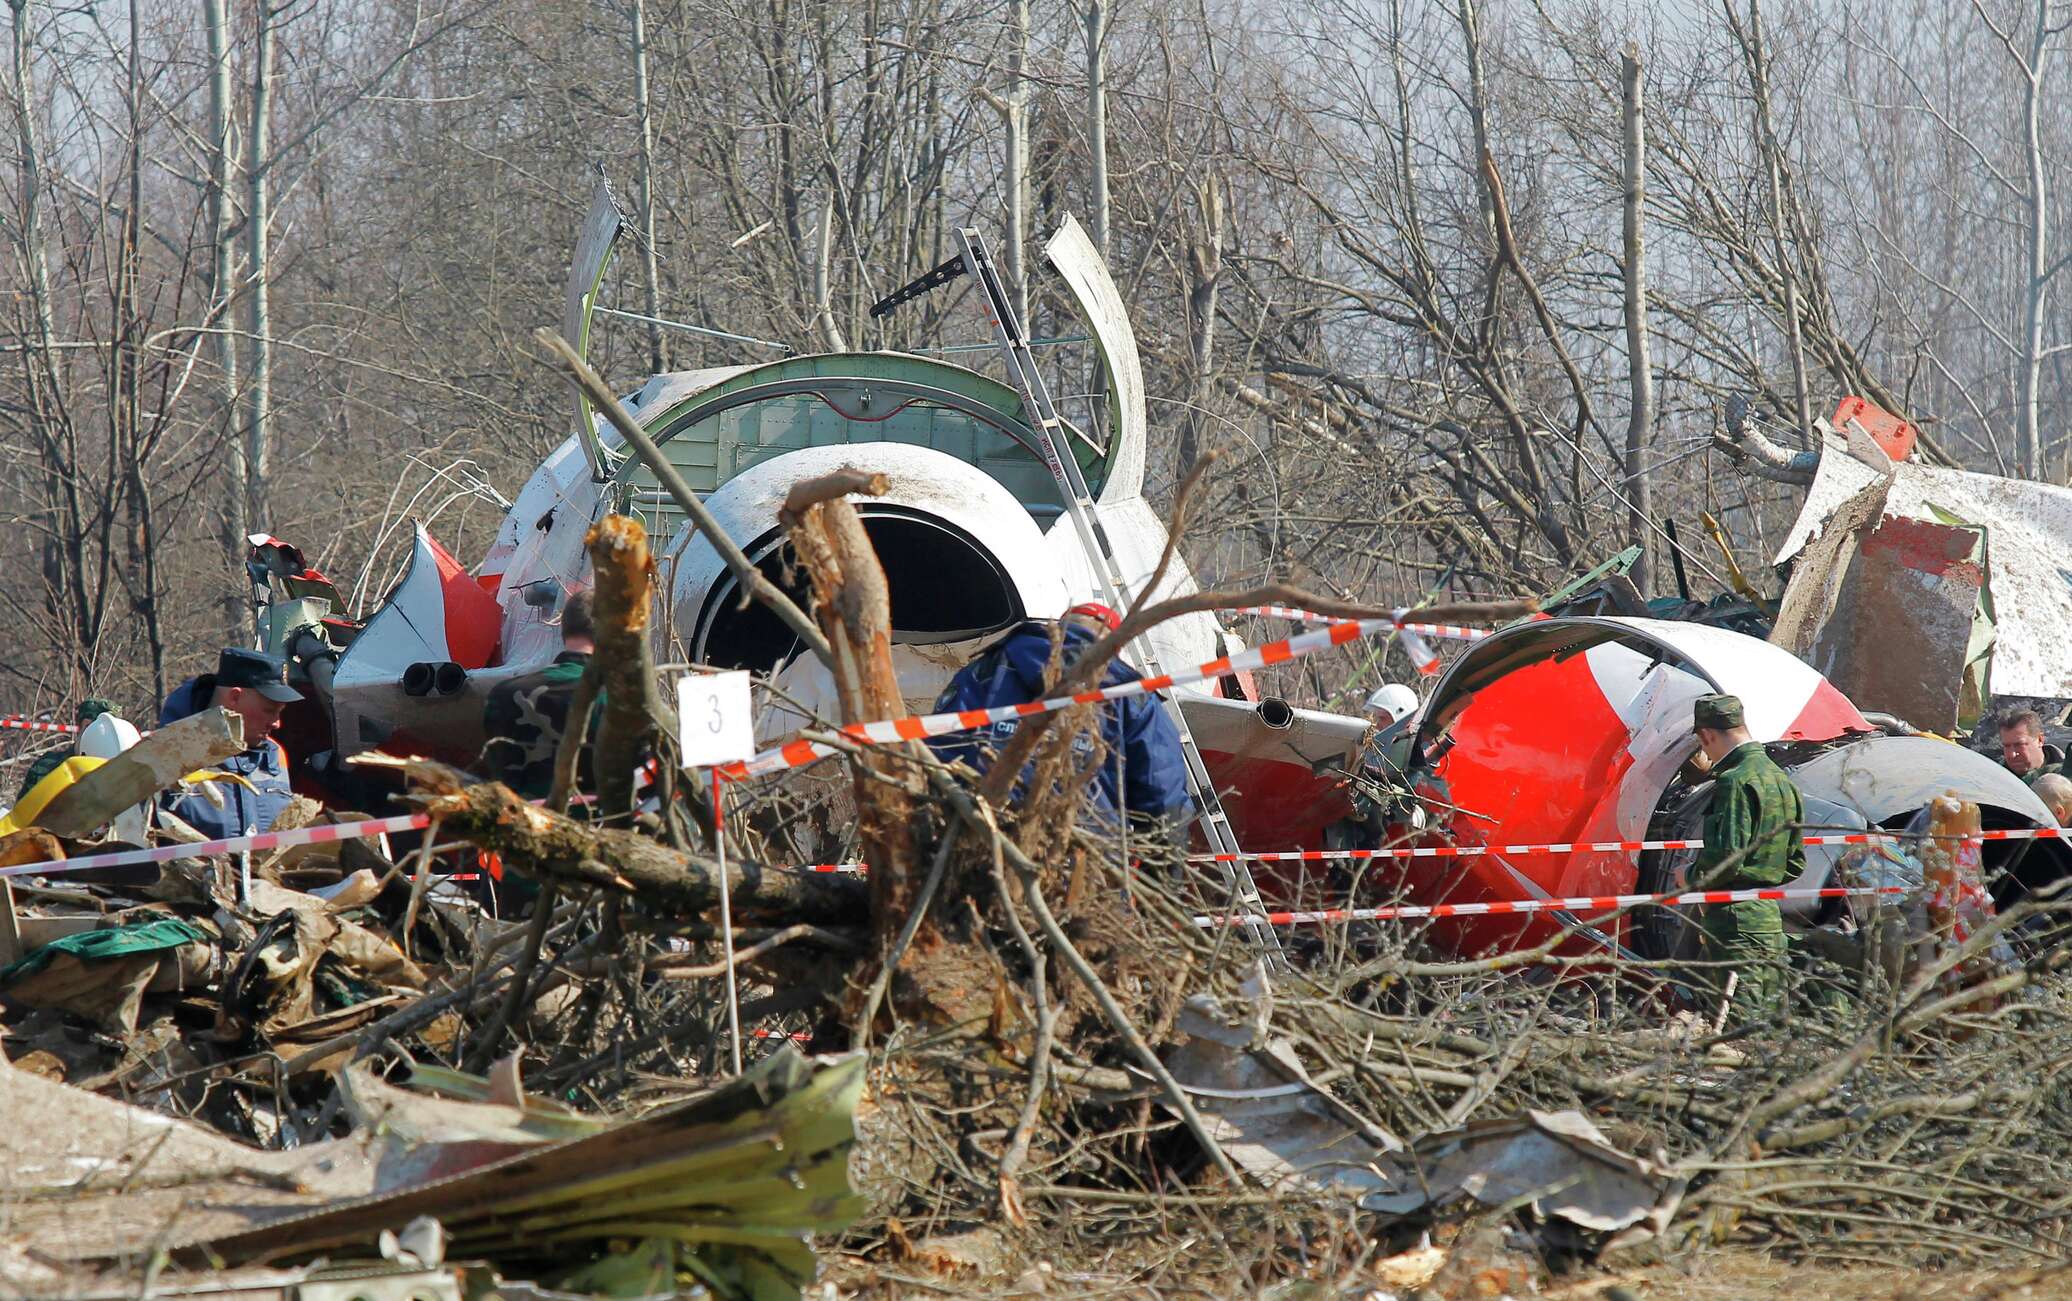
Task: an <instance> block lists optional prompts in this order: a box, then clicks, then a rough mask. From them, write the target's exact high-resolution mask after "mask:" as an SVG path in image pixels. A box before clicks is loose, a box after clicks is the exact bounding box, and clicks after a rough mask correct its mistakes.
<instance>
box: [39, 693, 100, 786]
mask: <svg viewBox="0 0 2072 1301" xmlns="http://www.w3.org/2000/svg"><path fill="white" fill-rule="evenodd" d="M114 712H115V706H113V705H111V704H109V703H108V702H107V701H105V700H103V699H101V698H100V697H99V696H88V697H87V698H86V699H85V700H82V701H80V702H79V712H78V713H76V714H75V715H73V718H74V720H75V721H76V722H78V724H79V730H80V731H82V732H83V731H85V730H86V725H87V724H88V723H91V722H93V721H94V720H95V719H96V718H99V717H100V716H101V715H103V714H112V713H114ZM78 749H79V735H78V733H76V732H75V733H73V735H72V742H71V744H70V745H59V746H53V747H51V748H50V749H48V750H45V751H44V752H43V753H42V754H39V755H37V756H36V759H35V762H33V763H31V764H30V765H29V771H27V772H25V773H23V774H22V786H21V789H20V790H18V791H16V792H15V793H14V797H15V799H16V800H20V799H21V797H22V796H24V795H27V794H28V793H29V792H30V791H32V790H35V789H36V783H37V782H40V781H42V780H43V779H44V778H45V777H48V776H50V775H51V774H52V773H54V772H56V771H57V770H58V765H59V764H61V763H63V762H64V761H65V760H67V759H69V758H71V757H72V756H73V755H74V754H76V753H78Z"/></svg>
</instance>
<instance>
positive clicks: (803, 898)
mask: <svg viewBox="0 0 2072 1301" xmlns="http://www.w3.org/2000/svg"><path fill="white" fill-rule="evenodd" d="M426 809H427V811H428V812H429V813H431V815H432V816H433V817H435V818H438V819H439V820H440V821H441V823H442V825H443V826H444V827H445V829H446V831H447V833H448V834H449V835H455V836H459V837H461V838H463V839H465V840H468V841H471V842H472V843H474V844H476V845H479V846H480V847H482V848H484V849H488V850H493V851H495V852H496V853H497V854H498V855H499V856H500V857H501V858H502V859H503V861H504V864H505V865H506V866H507V867H514V868H516V869H517V870H519V871H521V872H524V873H525V874H526V875H528V876H531V877H533V878H535V879H537V880H539V881H541V882H553V883H555V884H558V885H564V886H599V887H602V888H604V889H606V890H610V891H615V892H618V893H621V894H630V895H634V896H637V897H638V898H639V899H640V900H641V901H642V902H643V903H646V904H649V905H652V906H654V907H656V908H658V909H663V910H673V911H677V912H702V911H703V910H705V909H707V908H712V907H716V906H718V904H719V889H720V878H719V870H718V864H717V863H715V862H714V861H713V860H711V859H709V858H704V857H701V856H699V855H695V854H684V853H679V852H678V851H676V850H673V849H670V848H668V847H667V846H664V845H662V844H659V843H658V842H656V841H653V840H650V839H648V838H647V837H646V836H643V835H640V834H639V833H637V832H633V831H624V830H619V829H617V828H612V827H602V828H600V827H594V826H590V825H588V824H586V823H581V822H577V821H575V820H574V819H573V818H568V817H563V816H562V815H560V814H557V813H552V812H549V811H548V810H546V809H542V808H538V807H535V806H533V805H530V804H527V803H526V802H525V801H524V800H522V799H520V798H519V797H518V796H517V795H515V794H513V793H512V792H511V790H510V789H509V788H508V787H506V786H503V785H501V784H500V783H497V782H482V783H479V784H477V785H474V786H469V787H466V788H464V789H462V790H460V791H457V792H453V793H449V794H442V795H435V796H433V797H431V798H430V799H429V800H428V801H427V802H426ZM726 882H727V887H728V889H729V890H730V892H731V894H732V903H733V907H734V909H735V912H736V914H737V915H739V914H755V915H761V916H766V917H781V918H783V919H784V920H786V921H801V922H824V923H832V924H834V925H842V926H850V925H856V924H858V923H859V922H861V921H862V920H863V917H864V914H865V910H866V908H867V907H868V903H867V899H868V894H867V890H866V887H865V886H864V883H863V882H862V881H859V880H857V879H855V878H854V877H850V876H844V875H840V874H836V873H831V872H795V871H791V870H789V869H787V868H772V867H764V866H763V865H761V864H759V863H753V862H740V861H736V860H735V859H733V858H731V857H729V859H728V861H727V875H726Z"/></svg>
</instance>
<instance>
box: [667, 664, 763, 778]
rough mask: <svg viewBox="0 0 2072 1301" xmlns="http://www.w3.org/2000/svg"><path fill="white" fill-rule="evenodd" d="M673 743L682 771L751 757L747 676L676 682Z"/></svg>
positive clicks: (710, 676) (737, 674)
mask: <svg viewBox="0 0 2072 1301" xmlns="http://www.w3.org/2000/svg"><path fill="white" fill-rule="evenodd" d="M676 713H677V741H678V748H679V749H680V751H681V752H682V761H683V765H684V766H685V767H686V768H705V767H710V766H711V765H713V764H716V763H732V762H734V761H735V760H737V759H747V758H750V757H752V756H753V755H754V754H755V724H754V722H753V715H752V714H751V712H750V708H749V696H748V674H746V673H743V672H739V671H736V672H732V673H706V674H695V675H692V676H689V677H683V678H679V679H677V683H676Z"/></svg>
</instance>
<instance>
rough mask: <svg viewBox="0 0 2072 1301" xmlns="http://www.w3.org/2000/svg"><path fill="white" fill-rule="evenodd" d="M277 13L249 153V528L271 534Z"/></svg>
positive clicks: (261, 31)
mask: <svg viewBox="0 0 2072 1301" xmlns="http://www.w3.org/2000/svg"><path fill="white" fill-rule="evenodd" d="M277 13H278V11H277V10H276V9H275V8H274V6H273V4H272V3H271V0H259V8H258V18H259V25H258V35H257V38H256V44H255V46H254V49H253V56H252V131H251V138H250V139H249V140H247V141H246V152H245V158H246V161H245V172H246V175H245V185H246V202H245V208H246V211H245V248H246V250H247V253H246V256H247V260H248V261H249V262H250V264H251V267H250V276H251V289H250V294H249V297H248V298H247V299H246V323H245V332H246V333H247V334H249V335H250V336H251V341H252V381H251V388H250V392H249V394H248V395H247V397H248V400H247V406H246V412H245V483H244V492H245V522H246V526H247V528H250V529H264V528H266V527H267V525H268V523H269V522H270V515H271V508H270V503H269V502H268V501H267V483H266V480H267V473H268V459H269V449H268V443H269V440H270V439H271V437H272V429H271V427H270V426H271V422H272V419H273V409H272V407H273V339H272V334H271V332H272V330H273V313H272V304H271V302H270V293H269V288H268V284H267V281H268V280H269V278H270V277H271V276H272V274H273V268H272V266H271V265H270V264H269V263H268V260H267V258H268V253H267V239H268V236H269V231H268V227H269V226H271V225H272V222H273V210H272V197H271V195H270V193H269V190H268V180H269V178H268V176H267V169H268V167H269V166H270V165H271V163H272V159H271V158H270V157H269V156H268V145H269V142H270V140H271V137H272V114H273V57H274V19H275V17H276V16H277Z"/></svg>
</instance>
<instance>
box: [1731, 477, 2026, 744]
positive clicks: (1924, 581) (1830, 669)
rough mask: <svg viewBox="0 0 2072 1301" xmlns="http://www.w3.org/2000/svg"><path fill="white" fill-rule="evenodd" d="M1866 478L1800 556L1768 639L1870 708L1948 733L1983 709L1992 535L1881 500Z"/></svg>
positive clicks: (1990, 630)
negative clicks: (1865, 483) (1893, 508)
mask: <svg viewBox="0 0 2072 1301" xmlns="http://www.w3.org/2000/svg"><path fill="white" fill-rule="evenodd" d="M1890 495H1891V494H1890V482H1889V481H1887V482H1880V483H1873V484H1871V485H1870V486H1869V487H1866V488H1865V489H1864V490H1863V491H1862V492H1859V493H1858V494H1857V495H1856V496H1854V497H1852V498H1850V499H1849V500H1848V501H1847V502H1844V503H1843V504H1842V506H1841V507H1840V508H1839V509H1838V510H1837V511H1836V512H1835V513H1834V514H1833V515H1832V516H1830V517H1829V519H1828V521H1827V524H1826V526H1825V527H1824V528H1823V530H1822V532H1821V534H1820V536H1819V537H1817V538H1815V539H1814V540H1813V541H1812V542H1811V543H1810V544H1809V545H1808V546H1807V547H1806V548H1805V549H1804V550H1803V551H1802V552H1801V553H1800V554H1799V558H1798V561H1797V563H1796V564H1795V565H1794V566H1793V570H1792V576H1791V583H1790V585H1789V586H1788V587H1787V588H1786V589H1785V594H1784V600H1783V602H1782V603H1781V605H1780V607H1779V610H1778V618H1777V622H1776V625H1775V627H1774V629H1773V631H1772V633H1771V640H1772V641H1774V642H1776V643H1777V644H1778V645H1781V646H1784V647H1785V648H1786V649H1788V650H1791V651H1793V652H1794V653H1796V654H1798V655H1801V656H1803V657H1804V658H1805V659H1806V660H1807V661H1808V662H1810V663H1811V664H1812V665H1813V666H1814V667H1815V668H1816V669H1818V670H1820V672H1821V673H1822V674H1824V675H1825V676H1826V677H1827V678H1828V680H1829V681H1831V682H1833V683H1834V684H1835V685H1836V686H1837V687H1839V688H1840V689H1841V690H1842V691H1843V692H1845V693H1846V694H1847V695H1848V696H1849V698H1850V699H1851V700H1853V701H1855V702H1856V703H1857V704H1859V705H1861V706H1862V707H1864V708H1866V709H1873V710H1879V711H1882V712H1885V713H1889V714H1892V715H1895V716H1897V717H1899V718H1903V719H1905V720H1906V721H1907V722H1908V723H1910V724H1912V725H1913V726H1915V727H1918V728H1923V729H1926V730H1929V731H1934V732H1944V733H1948V732H1954V731H1956V730H1957V729H1958V728H1960V727H1966V726H1969V725H1970V724H1971V723H1973V722H1975V721H1976V720H1977V718H1978V717H1979V715H1980V714H1981V713H1982V712H1983V710H1984V708H1985V703H1986V700H1987V696H1988V692H1989V687H1988V679H1989V674H1990V671H1991V660H1992V650H1993V645H1994V625H1993V620H1992V614H1991V611H1992V606H1993V602H1992V596H1991V591H1990V588H1989V586H1988V581H1987V574H1988V572H1989V567H1990V566H1989V563H1988V556H1989V551H1988V537H1987V531H1986V530H1984V529H1982V528H1976V527H1970V526H1968V525H1966V524H1964V523H1961V522H1958V521H1955V520H1954V519H1941V520H1935V519H1919V518H1913V517H1909V516H1905V515H1898V514H1894V513H1892V512H1891V511H1889V510H1888V508H1887V507H1888V502H1889V499H1890Z"/></svg>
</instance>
